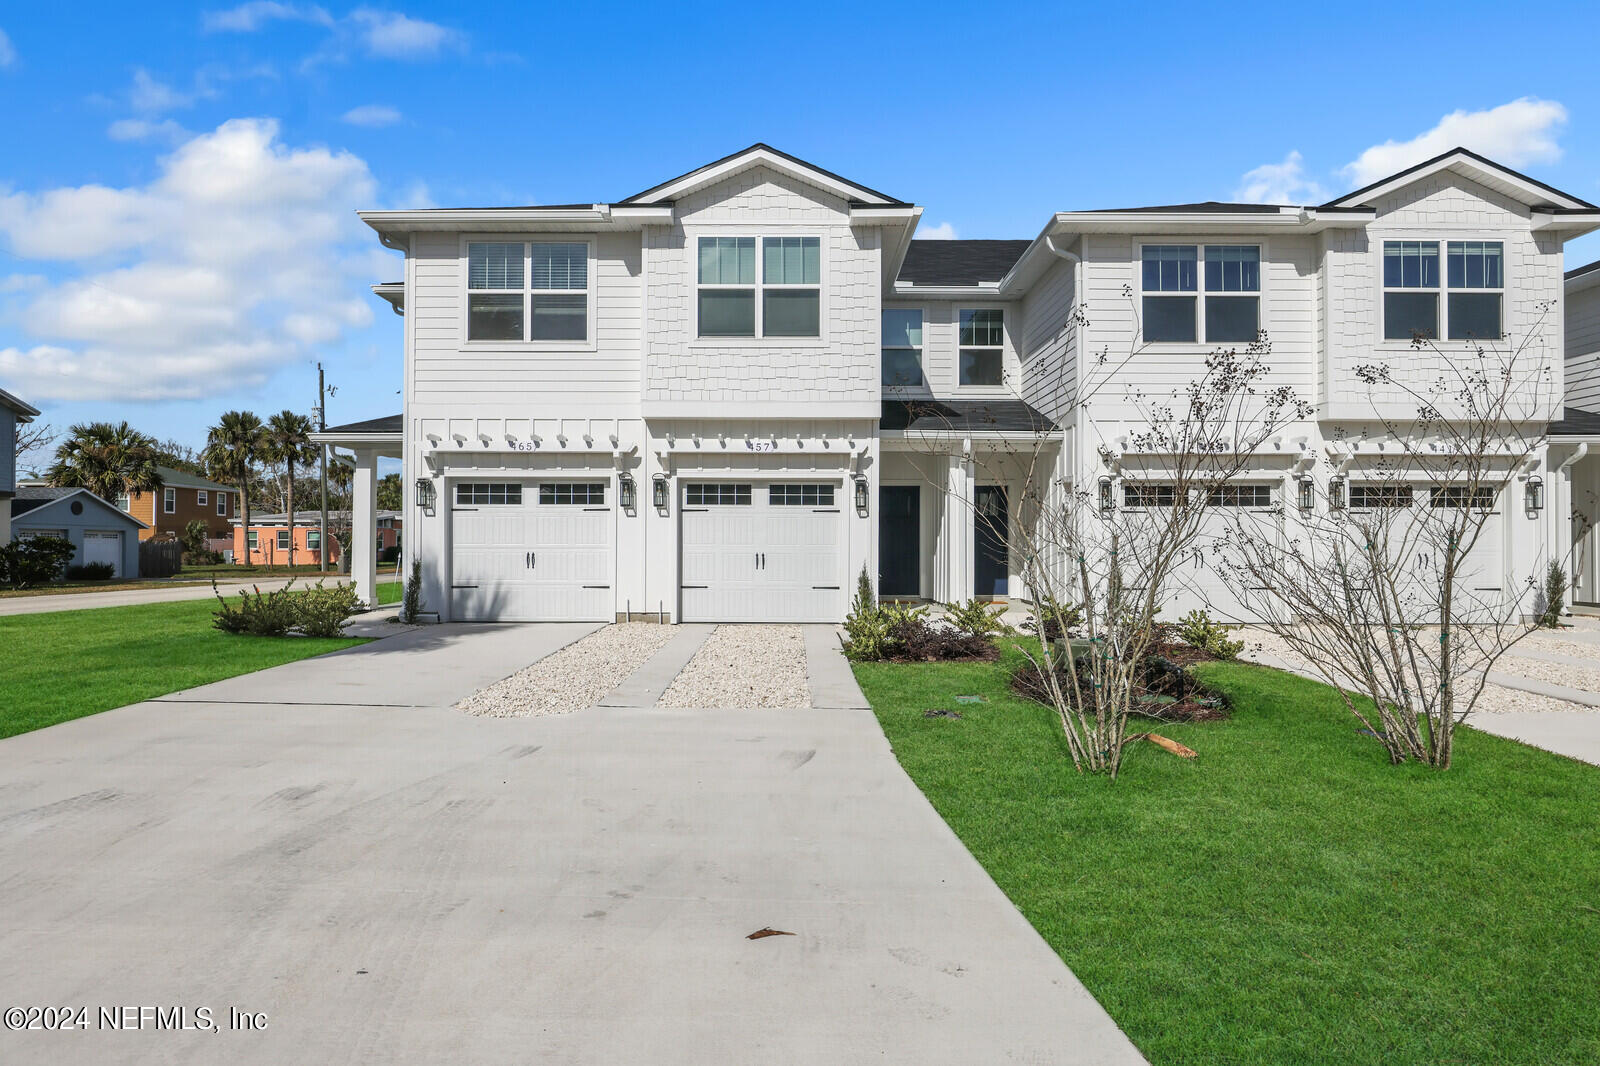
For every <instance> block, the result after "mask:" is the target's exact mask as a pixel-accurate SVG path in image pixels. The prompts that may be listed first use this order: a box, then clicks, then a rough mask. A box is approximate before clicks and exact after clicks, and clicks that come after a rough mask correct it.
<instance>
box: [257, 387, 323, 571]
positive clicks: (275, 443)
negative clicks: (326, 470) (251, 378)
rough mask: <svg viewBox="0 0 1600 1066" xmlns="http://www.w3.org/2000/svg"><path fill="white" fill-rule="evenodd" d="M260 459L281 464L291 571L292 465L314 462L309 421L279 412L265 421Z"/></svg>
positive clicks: (292, 414)
mask: <svg viewBox="0 0 1600 1066" xmlns="http://www.w3.org/2000/svg"><path fill="white" fill-rule="evenodd" d="M262 458H264V459H266V460H267V461H268V462H269V463H282V464H283V465H284V467H285V471H286V473H287V474H288V477H287V481H288V486H289V492H288V496H289V498H288V510H289V566H290V568H291V569H292V568H293V567H294V468H295V464H296V463H300V464H310V463H314V462H316V461H317V448H316V445H314V444H312V443H311V419H309V418H307V417H306V416H305V415H297V414H295V413H294V412H293V411H279V412H278V413H277V414H275V415H273V416H272V417H271V418H269V419H267V430H266V438H265V440H264V442H263V448H262Z"/></svg>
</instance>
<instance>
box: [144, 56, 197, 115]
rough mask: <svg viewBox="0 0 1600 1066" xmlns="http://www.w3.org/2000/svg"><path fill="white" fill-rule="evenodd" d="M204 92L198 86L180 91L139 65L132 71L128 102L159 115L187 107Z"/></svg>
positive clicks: (145, 112) (146, 111) (150, 113)
mask: <svg viewBox="0 0 1600 1066" xmlns="http://www.w3.org/2000/svg"><path fill="white" fill-rule="evenodd" d="M204 94H205V91H204V90H202V89H199V88H197V89H196V90H195V92H192V93H185V92H180V91H178V90H177V89H174V88H173V87H172V86H170V85H168V84H166V83H165V82H162V81H158V80H157V79H156V78H155V77H154V76H152V75H151V73H150V72H149V71H148V70H145V69H144V68H143V67H140V68H138V69H137V70H135V71H134V72H133V86H132V88H130V89H129V90H128V104H129V105H130V106H131V107H132V108H133V109H134V110H135V111H138V112H141V113H143V114H149V115H159V114H162V113H163V112H166V111H176V110H178V109H179V108H183V107H188V106H190V105H191V104H193V103H194V102H195V98H196V97H197V96H200V95H204Z"/></svg>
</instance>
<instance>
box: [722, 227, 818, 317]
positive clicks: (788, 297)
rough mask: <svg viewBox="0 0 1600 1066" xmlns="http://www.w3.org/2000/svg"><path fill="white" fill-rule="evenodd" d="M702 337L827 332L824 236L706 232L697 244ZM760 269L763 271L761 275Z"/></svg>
mask: <svg viewBox="0 0 1600 1066" xmlns="http://www.w3.org/2000/svg"><path fill="white" fill-rule="evenodd" d="M696 249H697V251H696V279H695V280H696V287H697V293H696V303H697V311H698V319H699V331H698V332H699V336H701V337H752V338H753V337H819V336H821V335H822V240H821V238H818V237H763V238H761V240H760V264H759V265H760V270H759V272H758V270H757V239H756V238H755V237H701V238H700V239H699V241H698V243H697V245H696ZM758 274H759V276H758Z"/></svg>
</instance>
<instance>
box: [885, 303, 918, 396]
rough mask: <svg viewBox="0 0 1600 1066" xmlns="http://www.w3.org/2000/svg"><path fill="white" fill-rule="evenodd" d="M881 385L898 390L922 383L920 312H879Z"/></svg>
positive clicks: (896, 310)
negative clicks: (881, 320)
mask: <svg viewBox="0 0 1600 1066" xmlns="http://www.w3.org/2000/svg"><path fill="white" fill-rule="evenodd" d="M883 383H884V384H885V385H896V386H899V387H901V388H915V387H917V386H918V385H921V384H922V312H921V311H920V310H919V311H903V310H898V309H895V310H888V311H885V312H884V313H883Z"/></svg>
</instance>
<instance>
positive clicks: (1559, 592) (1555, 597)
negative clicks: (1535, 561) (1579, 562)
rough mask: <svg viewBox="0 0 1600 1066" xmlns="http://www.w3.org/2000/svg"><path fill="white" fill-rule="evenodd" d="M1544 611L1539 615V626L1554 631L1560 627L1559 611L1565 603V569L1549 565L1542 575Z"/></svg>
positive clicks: (1559, 565) (1554, 564)
mask: <svg viewBox="0 0 1600 1066" xmlns="http://www.w3.org/2000/svg"><path fill="white" fill-rule="evenodd" d="M1543 592H1544V610H1543V611H1541V612H1540V613H1539V625H1540V626H1542V627H1543V628H1545V629H1555V628H1557V627H1558V626H1560V625H1561V610H1562V608H1563V607H1565V606H1566V602H1567V568H1566V567H1564V566H1562V565H1561V564H1560V563H1551V564H1550V568H1549V569H1548V570H1546V571H1545V574H1544V589H1543Z"/></svg>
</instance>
